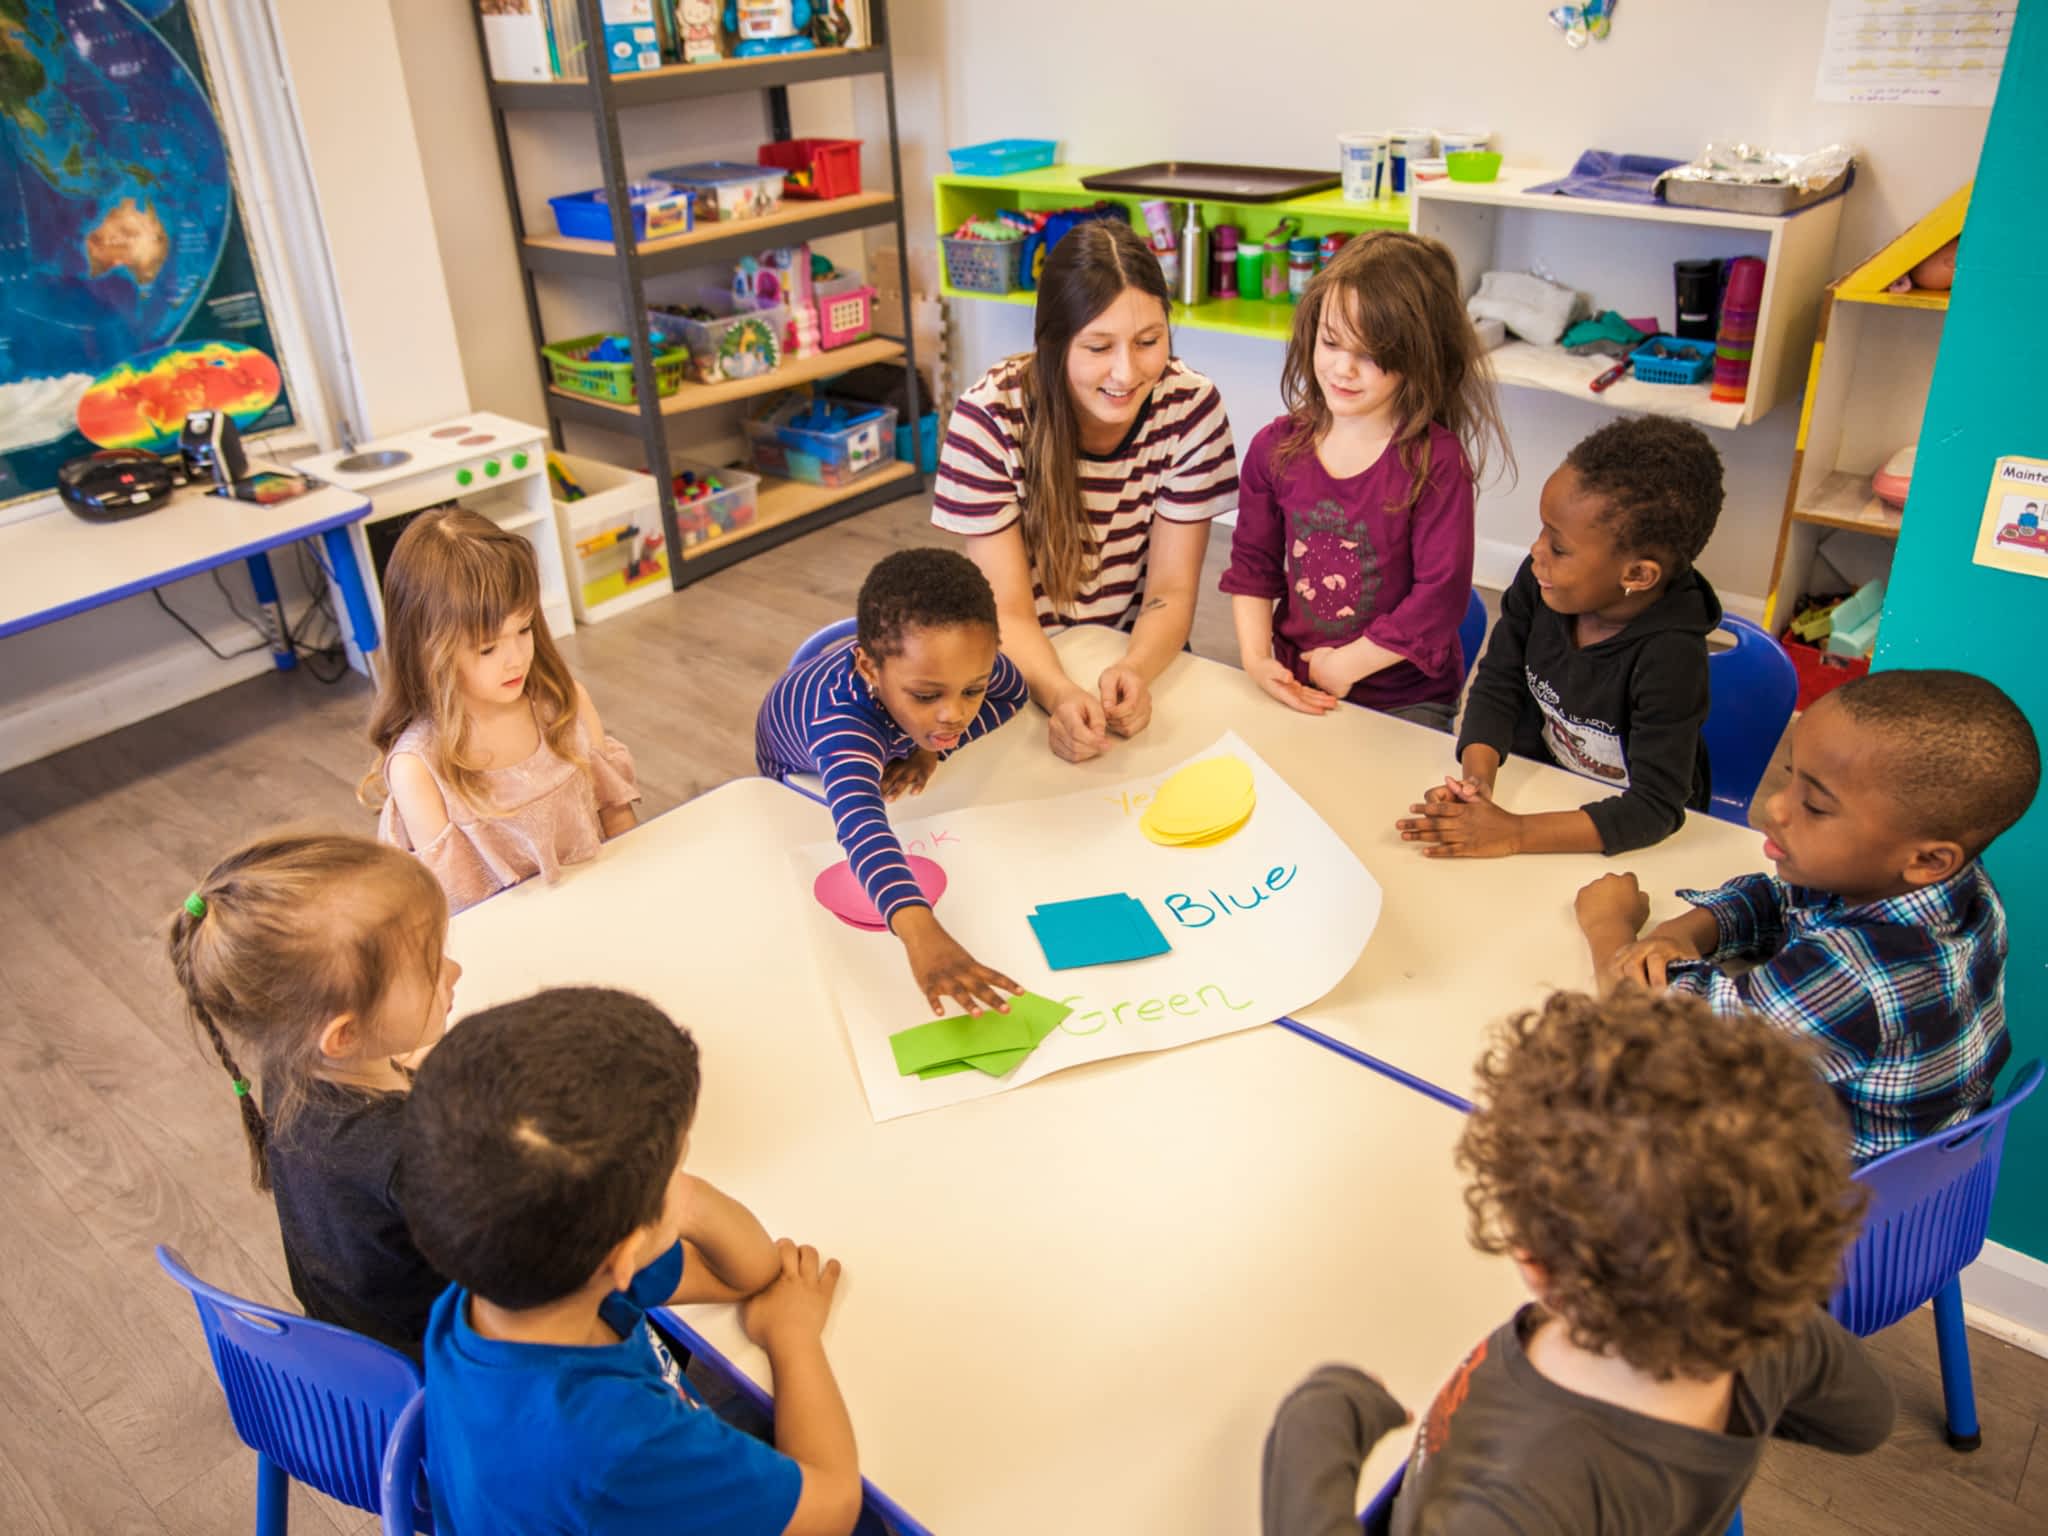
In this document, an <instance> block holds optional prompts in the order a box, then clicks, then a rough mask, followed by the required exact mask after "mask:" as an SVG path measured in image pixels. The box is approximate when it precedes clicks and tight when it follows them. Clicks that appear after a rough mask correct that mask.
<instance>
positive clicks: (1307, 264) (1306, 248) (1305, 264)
mask: <svg viewBox="0 0 2048 1536" xmlns="http://www.w3.org/2000/svg"><path fill="white" fill-rule="evenodd" d="M1317 244H1318V241H1317V240H1316V237H1315V236H1314V235H1297V236H1295V238H1294V239H1292V240H1290V241H1288V242H1287V301H1288V302H1289V303H1290V304H1299V303H1300V302H1301V296H1302V295H1303V294H1304V293H1307V292H1308V284H1309V279H1310V278H1312V277H1314V276H1315V275H1316V247H1317Z"/></svg>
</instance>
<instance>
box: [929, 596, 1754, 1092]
mask: <svg viewBox="0 0 2048 1536" xmlns="http://www.w3.org/2000/svg"><path fill="white" fill-rule="evenodd" d="M1054 643H1055V645H1056V646H1057V648H1058V650H1059V653H1060V658H1061V660H1062V661H1063V662H1064V663H1065V665H1066V667H1067V670H1068V671H1069V673H1070V674H1071V675H1072V676H1073V677H1074V678H1075V679H1076V681H1081V682H1090V683H1092V682H1093V680H1094V678H1095V677H1096V675H1097V674H1098V673H1100V671H1101V669H1102V668H1103V667H1105V666H1107V665H1108V664H1109V663H1110V662H1111V661H1113V660H1115V659H1116V658H1117V657H1118V656H1119V655H1121V654H1122V651H1123V644H1124V642H1123V639H1122V637H1121V636H1118V635H1115V634H1112V633H1110V632H1109V631H1107V630H1105V629H1102V628H1100V627H1099V626H1091V627H1087V628H1080V629H1072V630H1068V631H1066V632H1065V633H1063V634H1061V635H1060V636H1059V637H1058V638H1057V640H1056V641H1055V642H1054ZM1153 701H1154V702H1153V709H1152V724H1151V726H1150V727H1149V728H1148V729H1146V730H1145V731H1144V732H1142V733H1141V734H1140V735H1138V736H1136V737H1134V738H1133V739H1131V740H1129V741H1113V742H1112V744H1111V746H1110V749H1109V751H1108V752H1106V753H1104V754H1103V755H1102V756H1101V757H1099V758H1096V759H1094V760H1092V761H1090V762H1087V763H1082V764H1080V765H1078V766H1077V765H1075V764H1071V763H1064V762H1061V761H1060V760H1059V759H1057V758H1055V757H1054V756H1053V755H1052V753H1051V752H1050V751H1049V750H1048V749H1047V747H1046V742H1045V730H1046V722H1045V717H1044V715H1043V714H1041V713H1040V712H1039V711H1037V710H1033V709H1027V710H1026V711H1025V712H1024V714H1023V715H1022V716H1021V717H1020V718H1019V719H1017V720H1015V721H1012V722H1011V723H1010V724H1009V725H1006V726H1004V727H1003V729H1001V730H999V731H997V732H995V733H994V734H993V735H991V736H989V737H987V738H985V739H984V740H982V741H980V742H977V743H976V744H975V745H974V746H973V747H972V748H971V749H969V750H968V751H966V752H963V753H962V754H961V755H960V757H959V758H958V759H957V760H955V761H953V762H949V763H947V764H946V765H945V766H944V767H943V768H942V769H940V770H939V772H938V773H937V774H935V775H934V776H933V779H932V783H931V787H930V788H929V789H927V790H926V791H925V792H924V794H923V796H921V797H920V798H919V799H918V800H916V801H915V802H912V803H913V804H915V805H916V806H917V808H918V811H919V812H920V813H924V812H929V811H943V810H947V809H951V808H953V807H955V806H964V805H972V804H977V803H987V802H991V801H999V800H1025V799H1031V798H1033V797H1037V796H1047V795H1055V794H1071V793H1073V792H1074V791H1075V790H1077V789H1081V788H1084V787H1086V785H1087V784H1088V783H1089V782H1099V783H1102V784H1105V785H1108V784H1115V783H1118V782H1121V781H1122V780H1124V779H1127V778H1131V777H1133V776H1135V775H1137V774H1142V773H1152V772H1158V771H1160V770H1162V769H1165V768H1168V767H1171V766H1172V765H1173V764H1175V763H1177V762H1179V761H1181V760H1182V759H1183V758H1186V757H1188V756H1190V755H1192V754H1193V753H1196V752H1200V751H1201V750H1202V749H1203V748H1205V747H1207V746H1208V745H1209V744H1210V743H1211V742H1213V741H1214V740H1215V739H1216V738H1217V736H1218V735H1220V734H1221V733H1222V732H1223V731H1225V730H1234V731H1236V732H1237V733H1238V734H1239V735H1240V736H1242V737H1243V738H1244V739H1245V741H1246V742H1248V743H1249V744H1250V745H1251V746H1252V747H1253V749H1254V750H1256V751H1257V752H1258V753H1259V754H1260V755H1261V756H1262V757H1264V758H1265V759H1266V761H1267V762H1269V763H1271V764H1272V765H1273V766H1274V767H1275V768H1276V769H1278V770H1279V771H1280V773H1281V775H1282V776H1283V777H1284V778H1286V780H1287V781H1288V783H1290V784H1292V785H1293V786H1294V787H1295V789H1297V790H1298V791H1300V793H1301V795H1302V798H1304V799H1305V800H1307V801H1308V803H1309V804H1310V805H1312V806H1314V807H1315V808H1316V810H1317V811H1318V812H1319V813H1320V814H1321V816H1322V818H1323V820H1325V821H1327V822H1328V823H1329V824H1330V825H1331V827H1333V828H1334V829H1335V830H1336V832H1337V834H1338V836H1340V837H1342V838H1343V839H1344V841H1345V842H1346V843H1347V844H1349V845H1350V847H1351V850H1352V851H1353V852H1354V853H1356V854H1357V855H1358V857H1359V860H1360V861H1361V862H1362V863H1363V864H1364V865H1365V867H1366V868H1367V869H1369V870H1371V871H1372V874H1373V878H1374V879H1375V880H1377V881H1379V883H1380V888H1381V890H1382V892H1383V893H1384V900H1383V902H1382V905H1381V909H1380V921H1379V927H1378V928H1377V929H1376V930H1374V933H1373V936H1372V939H1371V940H1370V941H1369V942H1368V943H1367V945H1366V947H1365V953H1364V954H1363V955H1362V956H1361V957H1360V958H1359V962H1358V964H1357V965H1356V966H1354V967H1353V968H1352V970H1351V973H1350V975H1348V976H1347V977H1346V978H1345V979H1344V981H1343V982H1342V983H1341V984H1340V985H1339V986H1338V987H1337V988H1336V990H1335V991H1333V992H1331V993H1330V994H1329V995H1328V996H1326V997H1325V998H1324V999H1323V1000H1322V1001H1321V1002H1319V1003H1316V1004H1314V1005H1313V1006H1311V1007H1309V1008H1305V1009H1302V1010H1300V1011H1299V1012H1298V1013H1297V1014H1296V1015H1295V1018H1296V1019H1297V1020H1298V1021H1299V1022H1300V1023H1301V1024H1304V1025H1307V1026H1309V1027H1310V1028H1313V1029H1316V1030H1319V1031H1321V1032H1323V1033H1324V1034H1326V1035H1328V1036H1330V1037H1331V1038H1333V1039H1334V1040H1336V1041H1338V1042H1339V1043H1341V1044H1342V1045H1345V1046H1349V1047H1352V1048H1354V1049H1356V1050H1359V1051H1362V1052H1365V1053H1366V1054H1368V1055H1370V1056H1371V1057H1373V1058H1375V1059H1376V1060H1377V1061H1378V1062H1381V1063H1384V1064H1386V1065H1388V1066H1391V1067H1393V1068H1394V1069H1396V1070H1397V1071H1399V1072H1405V1073H1408V1074H1412V1075H1413V1076H1415V1077H1417V1078H1420V1079H1422V1080H1423V1082H1424V1083H1425V1084H1428V1085H1433V1086H1435V1087H1436V1088H1439V1089H1442V1090H1447V1091H1448V1092H1449V1093H1451V1094H1453V1095H1463V1094H1464V1093H1465V1092H1466V1091H1467V1088H1468V1087H1469V1085H1470V1082H1471V1077H1472V1071H1471V1069H1472V1064H1473V1062H1474V1061H1475V1060H1476V1059H1477V1058H1478V1056H1479V1053H1480V1050H1481V1048H1482V1046H1483V1043H1484V1040H1485V1036H1486V1033H1487V1031H1488V1030H1489V1029H1490V1028H1491V1027H1492V1026H1493V1024H1494V1023H1495V1022H1496V1021H1497V1020H1499V1019H1501V1018H1503V1017H1505V1016H1506V1015H1507V1014H1509V1013H1512V1012H1514V1011H1515V1010H1517V1009H1521V1008H1527V1007H1530V1006H1533V1005H1534V1004H1536V1003H1537V1002H1539V1001H1541V999H1542V998H1543V997H1544V996H1545V995H1546V993H1547V992H1548V991H1549V990H1550V989H1552V988H1555V987H1575V988H1585V987H1589V986H1590V985H1591V984H1592V980H1593V969H1592V963H1591V961H1590V959H1589V958H1588V956H1587V954H1586V946H1585V942H1584V940H1583V939H1582V938H1581V937H1580V935H1579V928H1578V923H1577V921H1576V919H1575V918H1574V917H1573V915H1572V898H1573V897H1574V896H1575V895H1576V894H1577V892H1578V889H1579V887H1580V886H1582V885H1584V884H1585V883H1586V882H1587V881H1589V880H1591V879H1592V878H1593V877H1594V876H1596V875H1600V874H1605V873H1607V872H1608V871H1610V870H1631V871H1633V872H1635V873H1636V874H1637V875H1638V876H1640V877H1641V879H1642V882H1643V889H1644V890H1645V891H1647V892H1648V893H1649V895H1650V900H1651V912H1652V920H1653V921H1661V920H1662V919H1663V918H1664V917H1668V916H1671V915H1673V914H1674V913H1675V912H1676V911H1677V910H1678V908H1679V906H1680V905H1681V904H1680V903H1679V902H1677V901H1676V900H1675V899H1674V898H1673V895H1672V893H1673V892H1674V891H1676V890H1677V889H1678V888H1680V887H1681V886H1694V887H1697V886H1707V887H1711V886H1714V885H1718V884H1719V883H1720V882H1722V881H1723V880H1727V879H1729V878H1731V877H1733V876H1735V875H1738V874H1743V873H1747V872H1749V871H1752V870H1757V869H1761V868H1764V867H1766V861H1765V860H1764V857H1763V850H1762V841H1761V836H1760V834H1758V833H1757V832H1755V831H1753V830H1751V829H1749V828H1747V827H1738V826H1734V825H1732V824H1731V823H1728V822H1725V821H1717V820H1715V819H1714V818H1713V817H1711V816H1707V815H1704V814H1701V813H1698V812H1694V813H1691V814H1689V815H1688V816H1687V817H1686V824H1685V826H1684V827H1683V828H1682V829H1681V830H1679V831H1678V832H1677V833H1675V834H1674V835H1672V836H1671V837H1669V838H1667V839H1665V841H1663V842H1661V843H1659V844H1657V845H1656V846H1655V847H1653V848H1646V849H1643V850H1641V851H1639V852H1636V853H1630V854H1624V855H1622V856H1621V857H1620V858H1618V859H1607V858H1603V857H1602V856H1600V855H1599V854H1591V853H1588V854H1543V855H1530V856H1524V857H1519V858H1511V859H1428V858H1425V857H1424V856H1423V855H1422V853H1421V851H1420V849H1419V847H1418V845H1416V844H1412V843H1404V842H1403V841H1402V840H1401V834H1400V833H1399V832H1397V831H1395V830H1394V821H1395V819H1396V818H1397V817H1401V816H1405V815H1407V814H1408V807H1409V806H1410V805H1411V804H1413V803H1414V802H1415V801H1417V800H1419V799H1420V798H1421V797H1422V792H1423V791H1424V790H1425V789H1427V788H1428V787H1429V786H1430V785H1432V784H1440V783H1442V782H1443V778H1444V775H1445V774H1447V773H1452V772H1455V771H1456V768H1457V762H1456V760H1455V758H1454V757H1453V756H1452V750H1453V745H1454V743H1453V740H1452V738H1451V737H1449V736H1447V735H1445V734H1444V733H1443V732H1441V731H1432V730H1429V729H1427V728H1426V727H1424V726H1419V725H1412V724H1410V723H1408V722H1407V721H1405V720H1396V719H1394V718H1393V717H1392V716H1391V715H1383V714H1379V713H1377V712H1375V711H1373V710H1368V709H1357V708H1352V707H1349V706H1347V707H1345V708H1343V709H1339V710H1335V711H1332V712H1331V713H1330V714H1328V715H1326V716H1312V715H1304V714H1301V713H1299V712H1297V711H1295V710H1291V709H1288V708H1287V707H1286V706H1285V705H1283V704H1281V703H1279V702H1278V701H1277V700H1275V699H1271V698H1268V697H1267V696H1266V695H1265V694H1264V693H1262V692H1260V691H1259V689H1258V687H1257V685H1256V684H1254V683H1252V682H1251V681H1250V680H1249V679H1248V678H1246V677H1245V675H1244V673H1242V672H1241V671H1239V670H1238V669H1237V668H1235V667H1227V666H1223V665H1221V664H1219V663H1217V662H1213V661H1205V660H1203V659H1202V658H1200V657H1197V656H1191V655H1189V656H1182V657H1180V658H1179V659H1177V660H1176V661H1175V662H1174V663H1173V665H1172V666H1171V667H1169V668H1168V669H1167V671H1166V673H1165V674H1164V675H1163V676H1162V677H1161V678H1160V680H1159V682H1158V683H1157V684H1156V685H1155V687H1154V689H1153ZM1497 787H1498V798H1499V800H1500V803H1501V804H1502V805H1504V806H1506V807H1507V808H1508V809H1510V810H1514V811H1557V810H1571V809H1575V808H1576V807H1578V806H1580V805H1583V804H1585V803H1586V802H1587V801H1588V800H1592V799H1596V798H1598V797H1599V795H1600V793H1601V790H1600V787H1599V786H1598V785H1596V784H1594V783H1593V782H1592V781H1591V780H1588V779H1582V778H1579V777H1577V776H1576V775H1574V774H1570V773H1567V772H1565V771H1564V770H1563V769H1561V768H1554V767H1551V766H1550V765H1549V764H1546V763H1534V762H1530V761H1528V760H1527V759H1524V758H1510V759H1508V761H1507V762H1506V763H1505V764H1503V765H1502V767H1501V771H1500V779H1499V784H1498V786H1497ZM983 958H984V959H986V960H987V961H988V963H990V964H991V965H996V966H1000V965H1001V964H1002V960H1001V957H1000V956H995V955H989V956H984V957H983Z"/></svg>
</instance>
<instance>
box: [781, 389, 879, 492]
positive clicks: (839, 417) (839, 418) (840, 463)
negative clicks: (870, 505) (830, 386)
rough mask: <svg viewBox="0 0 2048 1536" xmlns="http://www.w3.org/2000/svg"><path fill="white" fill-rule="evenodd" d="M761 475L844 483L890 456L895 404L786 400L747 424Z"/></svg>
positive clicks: (813, 483)
mask: <svg viewBox="0 0 2048 1536" xmlns="http://www.w3.org/2000/svg"><path fill="white" fill-rule="evenodd" d="M747 437H748V439H749V440H750V441H751V442H752V443H753V447H754V467H755V468H756V469H758V470H760V471H761V473H762V474H764V475H781V476H783V477H784V478H785V479H789V480H805V481H808V482H809V483H810V484H812V485H845V484H847V483H848V482H849V481H852V480H855V479H858V478H859V477H860V476H861V475H864V474H866V473H867V472H868V471H869V470H871V469H874V468H875V467H876V466H877V465H881V464H887V463H890V462H892V461H893V460H894V459H895V457H896V408H895V407H894V406H890V405H868V404H865V403H863V402H861V401H858V400H831V399H824V400H790V401H787V402H785V403H784V404H783V405H781V406H779V407H777V408H776V410H774V411H773V412H771V413H770V414H769V415H768V416H767V417H766V418H765V419H762V420H757V421H750V422H748V423H747Z"/></svg>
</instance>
